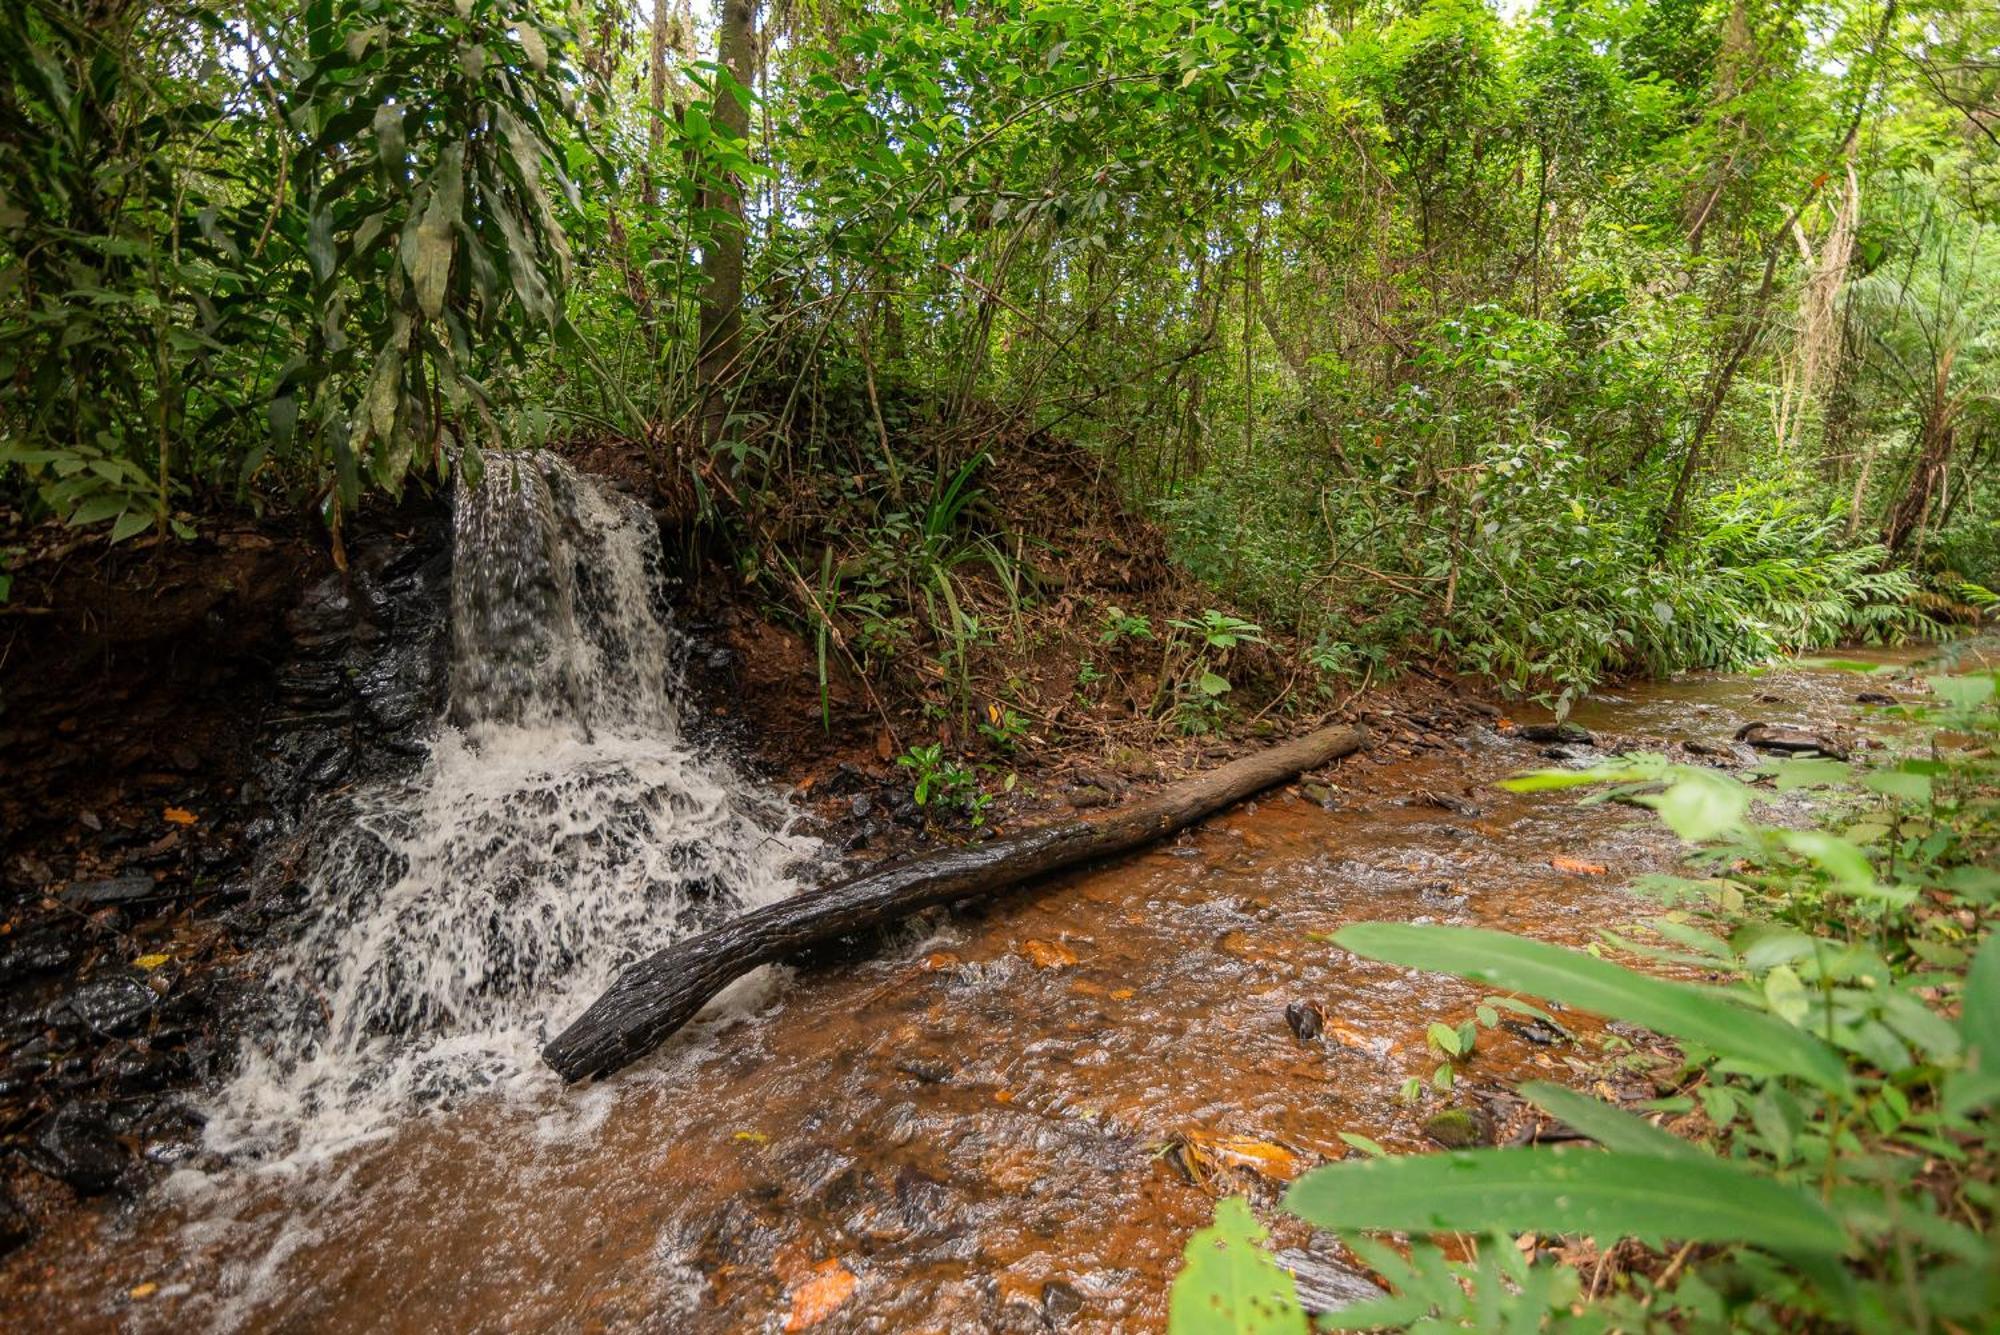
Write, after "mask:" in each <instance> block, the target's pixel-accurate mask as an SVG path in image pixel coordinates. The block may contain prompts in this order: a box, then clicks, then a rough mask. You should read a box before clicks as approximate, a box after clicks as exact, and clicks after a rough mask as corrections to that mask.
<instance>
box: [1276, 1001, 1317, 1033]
mask: <svg viewBox="0 0 2000 1335" xmlns="http://www.w3.org/2000/svg"><path fill="white" fill-rule="evenodd" d="M1285 1023H1286V1024H1288V1025H1290V1026H1291V1027H1292V1036H1293V1037H1294V1038H1296V1039H1298V1040H1299V1042H1301V1043H1310V1042H1312V1041H1313V1040H1314V1039H1316V1038H1318V1037H1319V1036H1320V1034H1322V1033H1323V1032H1325V1030H1326V1011H1325V1010H1324V1009H1323V1008H1322V1007H1321V1006H1320V1004H1319V1003H1318V1002H1317V1001H1294V1002H1292V1003H1291V1004H1290V1005H1289V1006H1286V1007H1285Z"/></svg>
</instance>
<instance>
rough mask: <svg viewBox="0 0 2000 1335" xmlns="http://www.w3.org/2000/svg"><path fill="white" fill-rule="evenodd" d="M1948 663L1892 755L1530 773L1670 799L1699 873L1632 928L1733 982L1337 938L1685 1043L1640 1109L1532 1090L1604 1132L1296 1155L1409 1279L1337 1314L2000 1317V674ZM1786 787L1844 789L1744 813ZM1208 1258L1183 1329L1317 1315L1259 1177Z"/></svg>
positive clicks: (1461, 947) (1479, 1319) (1487, 942)
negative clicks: (1273, 1225) (1666, 1079)
mask: <svg viewBox="0 0 2000 1335" xmlns="http://www.w3.org/2000/svg"><path fill="white" fill-rule="evenodd" d="M1928 680H1929V684H1930V687H1931V689H1932V691H1933V693H1934V697H1935V704H1933V705H1931V706H1930V707H1927V708H1918V707H1898V708H1897V709H1895V710H1892V711H1889V712H1891V713H1892V714H1899V715H1901V716H1903V719H1904V720H1905V721H1906V722H1907V724H1908V725H1909V727H1910V729H1911V732H1910V734H1909V740H1910V741H1911V742H1912V743H1913V744H1912V745H1909V746H1908V747H1906V748H1905V749H1904V751H1903V754H1902V757H1901V758H1900V759H1895V760H1891V761H1887V762H1885V763H1882V764H1879V765H1875V766H1872V767H1868V766H1851V765H1848V764H1845V763H1840V762H1835V761H1832V760H1824V759H1808V760H1789V761H1784V762H1780V763H1777V764H1774V765H1772V766H1769V767H1768V768H1767V770H1766V771H1765V773H1764V775H1763V778H1762V780H1761V781H1760V783H1759V784H1757V785H1753V784H1748V783H1745V782H1743V781H1741V780H1739V779H1736V778H1734V777H1732V776H1728V775H1725V774H1722V773H1720V772H1718V771H1715V770H1709V769H1705V768H1700V767H1693V766H1686V765H1676V764H1670V763H1668V762H1667V761H1666V760H1665V759H1664V758H1662V757H1658V756H1634V757H1631V758H1628V759H1625V760H1622V761H1619V762H1616V763H1614V764H1611V765H1607V766H1604V767H1601V768H1599V769H1597V770H1592V771H1584V772H1581V773H1579V772H1575V771H1552V772H1547V773H1543V774H1537V775H1530V776H1526V777H1525V778H1524V779H1522V780H1519V781H1517V784H1516V786H1517V787H1519V788H1521V789H1523V790H1536V789H1557V788H1566V787H1570V786H1573V785H1577V784H1598V785H1606V786H1607V791H1606V792H1604V793H1603V794H1600V795H1599V796H1597V797H1595V798H1593V799H1592V800H1607V799H1615V800H1623V801H1628V802H1634V803H1637V804H1640V805H1644V806H1648V807H1651V808H1652V809H1653V810H1654V811H1655V812H1656V813H1657V814H1658V816H1659V817H1660V819H1661V820H1663V821H1664V822H1666V823H1667V824H1668V825H1669V826H1670V827H1671V828H1672V829H1673V830H1674V831H1675V832H1676V833H1677V834H1679V835H1680V836H1681V837H1682V838H1683V839H1684V840H1686V841H1688V842H1689V843H1690V844H1693V845H1696V846H1698V849H1699V851H1698V853H1697V854H1696V855H1695V862H1696V863H1697V867H1696V868H1695V870H1696V871H1697V872H1700V873H1705V874H1700V875H1695V876H1686V877H1654V878H1649V879H1648V880H1647V881H1646V882H1645V883H1643V884H1642V885H1641V886H1639V887H1637V888H1638V889H1640V890H1642V891H1643V892H1646V893H1648V894H1651V895H1653V896H1655V897H1657V898H1659V899H1660V900H1661V901H1662V903H1663V906H1664V907H1665V909H1666V911H1665V912H1664V913H1663V915H1662V916H1660V917H1657V918H1655V919H1653V920H1651V922H1650V924H1649V925H1650V927H1651V928H1652V933H1653V936H1654V939H1656V940H1658V941H1659V942H1661V943H1662V944H1660V945H1658V946H1654V947H1645V948H1641V949H1642V953H1644V954H1648V955H1651V956H1652V957H1653V958H1655V959H1656V960H1658V961H1661V962H1665V963H1668V964H1671V965H1675V966H1679V967H1680V968H1682V969H1683V970H1688V969H1692V970H1698V971H1700V972H1701V973H1702V974H1703V975H1704V976H1708V977H1714V978H1719V979H1722V980H1725V981H1723V982H1722V983H1720V984H1716V985H1704V984H1693V983H1683V982H1669V981H1665V980H1663V979H1660V978H1657V977H1653V976H1650V975H1648V974H1645V973H1641V972H1637V971H1635V970H1632V969H1628V968H1626V967H1623V966H1621V965H1619V964H1615V963H1613V962H1611V961H1609V960H1607V959H1603V958H1600V957H1599V956H1597V955H1596V954H1586V953H1583V952H1578V951H1572V950H1565V949H1562V948H1559V947H1556V946H1551V945H1545V944H1542V943H1539V942H1534V941H1530V940H1527V939H1524V938H1520V937H1516V936H1512V935H1509V934H1505V933H1500V932H1491V931H1483V930H1476V929H1471V928H1456V927H1443V926H1420V925H1405V924H1392V923H1364V924H1358V925H1355V926H1351V927H1349V928H1347V929H1345V930H1344V931H1342V932H1340V933H1339V934H1337V936H1336V937H1335V940H1336V942H1337V943H1338V944H1340V945H1341V946H1343V947H1345V948H1346V949H1348V950H1351V951H1353V952H1355V953H1356V954H1359V955H1363V956H1366V957H1369V958H1372V959H1378V960H1385V961H1388V962H1391V963H1395V964H1400V965H1404V966H1409V967H1415V968H1424V969H1432V970H1438V971H1442V972H1447V973H1456V974H1459V975H1462V976H1464V977H1467V978H1470V979H1474V980H1476V981H1478V982H1481V983H1483V984H1484V985H1486V986H1487V987H1489V988H1494V989H1497V990H1499V991H1501V992H1505V993H1520V994H1526V995H1528V996H1533V997H1543V998H1550V999H1553V1000H1556V1001H1560V1002H1563V1003H1564V1004H1566V1005H1571V1006H1575V1007H1577V1008H1579V1009H1583V1010H1589V1011H1594V1012H1597V1013H1599V1014H1602V1015H1605V1016H1607V1017H1610V1018H1613V1019H1619V1020H1624V1021H1627V1022H1629V1023H1631V1024H1635V1025H1639V1026H1642V1027H1644V1028H1646V1029H1650V1030H1652V1031H1653V1032H1655V1033H1657V1034H1660V1035H1663V1036H1665V1037H1667V1038H1670V1039H1672V1040H1674V1041H1675V1043H1677V1045H1678V1049H1679V1055H1678V1057H1677V1058H1674V1059H1672V1060H1673V1062H1674V1065H1675V1068H1676V1069H1673V1070H1671V1071H1669V1072H1668V1074H1669V1075H1670V1077H1671V1078H1672V1083H1673V1085H1674V1086H1676V1088H1674V1089H1673V1090H1672V1092H1671V1093H1670V1094H1668V1095H1667V1096H1666V1097H1663V1098H1659V1099H1656V1100H1654V1101H1652V1102H1651V1103H1648V1104H1645V1105H1643V1106H1641V1107H1640V1108H1638V1109H1637V1110H1633V1109H1628V1108H1624V1107H1619V1106H1616V1105H1614V1104H1611V1103H1608V1102H1604V1101H1602V1100H1599V1099H1597V1098H1594V1097H1592V1096H1590V1095H1587V1094H1582V1093H1578V1092H1576V1091H1573V1090H1569V1089H1565V1088H1562V1087H1560V1086H1556V1085H1550V1084H1543V1083H1539V1082H1537V1083H1530V1084H1527V1085H1524V1086H1522V1087H1521V1089H1520V1091H1519V1092H1520V1094H1521V1095H1522V1096H1523V1097H1524V1098H1525V1099H1527V1100H1528V1101H1529V1102H1530V1103H1532V1104H1534V1105H1535V1106H1536V1107H1537V1108H1539V1109H1540V1110H1541V1111H1542V1112H1543V1113H1545V1114H1546V1115H1548V1116H1549V1117H1550V1118H1552V1119H1555V1120H1557V1121H1559V1122H1561V1123H1564V1124H1566V1125H1567V1126H1568V1127H1570V1128H1571V1129H1572V1130H1573V1131H1575V1132H1578V1133H1581V1134H1582V1135H1583V1136H1585V1137H1587V1138H1589V1139H1590V1140H1593V1141H1596V1142H1597V1144H1598V1146H1599V1147H1600V1148H1594V1149H1561V1148H1553V1149H1552V1148H1547V1147H1540V1146H1536V1147H1526V1148H1515V1149H1479V1150H1467V1151H1458V1152H1451V1153H1445V1154H1425V1155H1413V1156H1400V1157H1387V1156H1383V1155H1381V1154H1380V1153H1379V1150H1378V1149H1377V1147H1374V1146H1372V1145H1370V1144H1367V1143H1365V1142H1362V1141H1360V1139H1359V1138H1354V1139H1352V1140H1351V1142H1350V1143H1355V1144H1357V1145H1359V1146H1360V1148H1361V1149H1362V1150H1363V1151H1364V1154H1365V1155H1366V1157H1362V1158H1359V1159H1355V1160H1350V1161H1348V1162H1343V1163H1338V1164H1334V1165H1330V1166H1328V1167H1325V1168H1322V1169H1319V1170H1317V1171H1315V1172H1313V1173H1310V1174H1308V1175H1306V1176H1305V1177H1303V1178H1301V1179H1300V1180H1299V1181H1298V1182H1297V1183H1296V1184H1295V1185H1294V1186H1293V1187H1292V1188H1291V1190H1290V1191H1289V1193H1288V1194H1287V1196H1286V1197H1285V1207H1286V1208H1287V1209H1288V1210H1290V1211H1292V1212H1293V1213H1296V1214H1298V1215H1300V1216H1302V1217H1304V1218H1305V1219H1306V1220H1307V1221H1309V1222H1311V1223H1312V1224H1315V1225H1317V1226H1319V1227H1322V1228H1326V1229H1330V1230H1335V1231H1337V1232H1338V1233H1339V1234H1340V1236H1341V1237H1342V1239H1343V1240H1344V1241H1345V1243H1346V1245H1347V1246H1348V1247H1349V1248H1350V1250H1351V1251H1352V1252H1353V1253H1354V1254H1355V1255H1356V1256H1358V1257H1359V1258H1360V1259H1361V1260H1362V1261H1363V1262H1365V1263H1366V1264H1367V1265H1369V1266H1370V1267H1372V1268H1373V1269H1374V1270H1375V1271H1376V1273H1377V1274H1378V1275H1379V1276H1380V1277H1381V1278H1382V1279H1384V1280H1385V1281H1386V1282H1387V1283H1388V1284H1389V1286H1390V1289H1391V1290H1392V1292H1390V1293H1389V1294H1388V1296H1385V1297H1383V1298H1381V1299H1379V1300H1373V1301H1368V1302H1364V1303H1361V1304H1358V1305H1355V1306H1351V1307H1347V1308H1345V1309H1342V1310H1340V1311H1337V1312H1334V1313H1331V1314H1328V1315H1325V1316H1323V1317H1322V1318H1321V1324H1322V1325H1323V1326H1325V1327H1329V1328H1336V1329H1411V1330H1422V1329H1457V1328H1474V1327H1476V1328H1479V1329H1485V1330H1501V1329H1505V1330H1520V1331H1533V1330H1565V1331H1602V1330H1614V1329H1615V1330H1625V1331H1633V1330H1661V1331H1667V1330H1723V1329H1729V1330H1801V1329H1829V1330H1830V1329H1858V1330H1863V1331H1885V1332H1887V1331H1897V1332H1901V1331H1946V1332H1958V1331H1972V1330H1980V1329H1990V1328H1991V1326H1990V1322H1991V1320H1992V1317H1993V1314H1994V1313H1995V1312H1996V1311H2000V1249H1996V1246H1995V1243H1994V1238H1993V1235H1992V1223H1993V1216H1994V1210H1995V1206H1996V1200H1995V1180H1996V1171H1997V1170H2000V1118H1996V1115H1995V1114H1996V1110H2000V942H1996V941H1995V940H1994V939H1993V937H1992V935H1991V931H1990V928H1991V924H1992V919H1993V913H1994V904H1995V901H1996V898H2000V870H1996V865H1995V859H1996V855H2000V758H1996V755H1995V744H1996V741H2000V701H1996V695H1995V688H1996V684H2000V673H1994V672H1984V673H1978V674H1971V675H1962V676H1933V677H1931V678H1929V679H1928ZM1763 783H1769V784H1772V785H1775V786H1776V787H1777V788H1778V789H1792V788H1802V787H1810V788H1818V789H1824V790H1825V791H1826V795H1827V796H1826V800H1825V804H1824V806H1823V807H1822V809H1821V820H1820V823H1819V825H1818V827H1817V828H1810V829H1793V828H1785V827H1777V826H1771V825H1766V824H1763V823H1760V822H1759V821H1757V820H1755V819H1753V817H1752V813H1753V809H1754V808H1753V804H1754V802H1755V801H1756V800H1757V798H1758V796H1759V794H1760V791H1761V789H1762V784H1763ZM1607 945H1612V946H1614V947H1616V948H1619V949H1623V950H1627V951H1630V950H1633V949H1635V947H1634V944H1633V943H1632V942H1630V941H1628V940H1625V939H1624V938H1614V939H1612V940H1610V941H1607ZM1446 1028H1447V1029H1449V1026H1446ZM1627 1059H1628V1060H1629V1059H1630V1058H1629V1057H1628V1058H1627ZM1657 1117H1670V1118H1673V1119H1675V1121H1674V1127H1675V1130H1677V1131H1689V1130H1692V1131H1693V1132H1694V1134H1693V1137H1692V1138H1691V1139H1690V1138H1682V1137H1681V1136H1678V1135H1675V1134H1671V1133H1670V1132H1669V1131H1668V1130H1666V1129H1663V1128H1662V1127H1661V1126H1660V1125H1658V1124H1657V1123H1656V1121H1655V1120H1654V1119H1655V1118H1657ZM1565 1236H1568V1237H1571V1238H1583V1239H1588V1240H1591V1241H1593V1242H1594V1244H1595V1248H1594V1250H1593V1249H1590V1248H1587V1247H1585V1248H1575V1249H1570V1251H1569V1254H1570V1255H1577V1254H1581V1255H1586V1256H1588V1255H1595V1256H1597V1257H1599V1258H1601V1261H1602V1260H1608V1259H1609V1258H1611V1257H1613V1256H1622V1257H1625V1258H1627V1259H1626V1260H1625V1261H1624V1262H1623V1263H1622V1264H1621V1265H1619V1266H1618V1267H1617V1268H1616V1269H1615V1271H1614V1272H1613V1273H1612V1275H1611V1276H1610V1278H1609V1281H1608V1282H1603V1283H1599V1282H1597V1281H1596V1280H1594V1281H1593V1283H1592V1284H1591V1285H1590V1286H1589V1287H1588V1288H1587V1289H1586V1287H1585V1286H1584V1285H1583V1283H1582V1282H1581V1278H1580V1276H1579V1273H1578V1271H1577V1270H1576V1269H1575V1268H1574V1267H1573V1266H1571V1265H1568V1264H1565V1263H1564V1262H1563V1261H1562V1260H1561V1259H1554V1260H1550V1259H1541V1258H1543V1257H1544V1256H1547V1255H1548V1254H1549V1252H1550V1249H1552V1248H1555V1247H1557V1246H1558V1245H1559V1244H1560V1241H1561V1239H1562V1238H1563V1237H1565ZM1399 1239H1400V1241H1399ZM1558 1255H1560V1253H1559V1254H1558ZM1188 1258H1189V1259H1188V1265H1187V1267H1186V1269H1185V1270H1184V1271H1183V1273H1182V1276H1181V1278H1180V1279H1179V1280H1178V1281H1177V1283H1176V1286H1175V1291H1174V1295H1173V1326H1172V1328H1173V1330H1174V1331H1175V1332H1176V1335H1197V1333H1198V1332H1206V1331H1243V1330H1258V1331H1272V1332H1275V1331H1292V1330H1296V1331H1303V1330H1305V1329H1306V1318H1305V1316H1304V1314H1303V1312H1302V1311H1301V1310H1300V1308H1299V1305H1298V1300H1297V1297H1296V1294H1295V1293H1294V1291H1293V1283H1292V1279H1291V1276H1290V1274H1289V1273H1287V1272H1286V1271H1285V1270H1283V1269H1281V1268H1280V1267H1279V1266H1278V1265H1277V1264H1276V1263H1275V1262H1274V1261H1273V1260H1272V1259H1271V1258H1270V1257H1269V1256H1268V1254H1266V1253H1265V1252H1264V1251H1263V1250H1262V1249H1261V1248H1260V1247H1259V1246H1258V1229H1257V1226H1256V1224H1255V1221H1254V1220H1253V1218H1252V1217H1251V1215H1250V1213H1249V1211H1248V1209H1247V1208H1246V1206H1245V1205H1244V1203H1242V1202H1240V1201H1223V1202H1221V1204H1220V1205H1219V1207H1218V1209H1217V1212H1216V1222H1215V1225H1214V1226H1213V1227H1212V1228H1210V1229H1206V1230H1203V1231H1202V1232H1201V1233H1198V1234H1197V1235H1196V1236H1195V1238H1194V1240H1193V1241H1192V1242H1191V1243H1190V1244H1189V1248H1188ZM1634 1258H1636V1259H1634ZM1601 1261H1600V1266H1599V1267H1598V1269H1599V1270H1600V1272H1601V1270H1602V1265H1601ZM1599 1278H1600V1279H1601V1278H1602V1275H1601V1273H1600V1275H1599Z"/></svg>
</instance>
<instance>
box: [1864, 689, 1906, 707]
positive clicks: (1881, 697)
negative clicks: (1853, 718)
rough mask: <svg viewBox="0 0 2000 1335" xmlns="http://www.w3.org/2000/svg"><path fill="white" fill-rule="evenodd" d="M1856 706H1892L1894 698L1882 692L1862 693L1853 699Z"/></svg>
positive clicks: (1894, 701)
mask: <svg viewBox="0 0 2000 1335" xmlns="http://www.w3.org/2000/svg"><path fill="white" fill-rule="evenodd" d="M1854 703H1855V704H1857V705H1893V704H1895V703H1896V697H1895V696H1893V695H1889V694H1887V693H1885V692H1882V691H1862V692H1861V693H1860V694H1859V695H1856V696H1855V697H1854Z"/></svg>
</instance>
